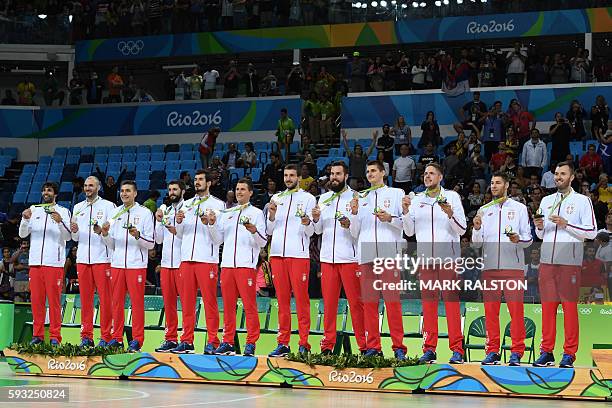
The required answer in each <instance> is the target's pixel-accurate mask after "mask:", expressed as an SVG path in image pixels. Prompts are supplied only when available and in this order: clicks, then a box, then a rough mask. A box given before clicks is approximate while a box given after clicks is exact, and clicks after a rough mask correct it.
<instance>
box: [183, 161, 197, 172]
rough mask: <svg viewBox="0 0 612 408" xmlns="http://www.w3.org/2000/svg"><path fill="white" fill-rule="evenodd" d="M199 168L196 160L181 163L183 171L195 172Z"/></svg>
mask: <svg viewBox="0 0 612 408" xmlns="http://www.w3.org/2000/svg"><path fill="white" fill-rule="evenodd" d="M197 166H198V162H197V161H195V160H184V161H181V170H195V169H196V167H197Z"/></svg>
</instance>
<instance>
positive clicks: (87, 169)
mask: <svg viewBox="0 0 612 408" xmlns="http://www.w3.org/2000/svg"><path fill="white" fill-rule="evenodd" d="M92 171H93V163H81V164H79V173H90V174H91V172H92Z"/></svg>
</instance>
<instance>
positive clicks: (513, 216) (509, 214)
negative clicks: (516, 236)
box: [508, 211, 516, 221]
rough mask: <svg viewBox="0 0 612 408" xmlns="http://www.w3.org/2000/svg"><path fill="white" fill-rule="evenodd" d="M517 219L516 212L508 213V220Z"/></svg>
mask: <svg viewBox="0 0 612 408" xmlns="http://www.w3.org/2000/svg"><path fill="white" fill-rule="evenodd" d="M515 218H516V211H508V219H509V220H510V221H513V220H514V219H515Z"/></svg>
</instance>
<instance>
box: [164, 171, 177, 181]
mask: <svg viewBox="0 0 612 408" xmlns="http://www.w3.org/2000/svg"><path fill="white" fill-rule="evenodd" d="M180 175H181V171H180V170H178V169H177V170H166V181H170V180H177V179H178V178H179V177H180Z"/></svg>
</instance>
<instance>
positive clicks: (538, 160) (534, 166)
mask: <svg viewBox="0 0 612 408" xmlns="http://www.w3.org/2000/svg"><path fill="white" fill-rule="evenodd" d="M547 156H548V153H547V151H546V144H545V143H544V142H543V141H542V140H540V131H539V130H538V129H535V128H534V129H532V130H531V141H529V142H527V143H525V144H524V145H523V153H522V155H521V166H523V168H524V169H525V176H526V177H530V176H531V175H532V174H536V175H537V176H538V177H540V176H541V175H542V170H543V169H544V167H545V166H546V163H547V160H548V157H547Z"/></svg>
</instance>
